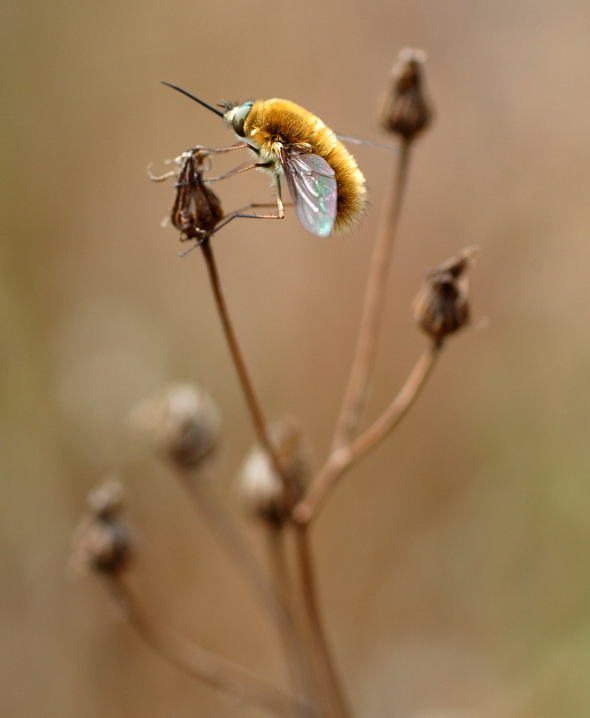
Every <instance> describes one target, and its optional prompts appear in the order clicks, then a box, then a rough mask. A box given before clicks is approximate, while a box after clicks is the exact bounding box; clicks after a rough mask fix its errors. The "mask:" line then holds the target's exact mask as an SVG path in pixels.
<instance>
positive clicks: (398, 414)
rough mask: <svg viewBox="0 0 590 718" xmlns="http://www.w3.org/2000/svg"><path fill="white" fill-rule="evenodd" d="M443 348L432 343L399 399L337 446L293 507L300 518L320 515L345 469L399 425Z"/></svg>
mask: <svg viewBox="0 0 590 718" xmlns="http://www.w3.org/2000/svg"><path fill="white" fill-rule="evenodd" d="M441 349H442V343H440V342H436V341H435V342H432V343H431V345H430V346H429V347H428V349H426V350H425V351H424V353H423V354H422V356H421V357H420V358H419V359H418V361H417V362H416V364H415V366H414V368H413V369H412V371H411V372H410V375H409V376H408V378H407V379H406V381H405V383H404V385H403V387H402V388H401V389H400V391H399V392H398V394H397V396H396V397H395V399H394V400H393V401H392V402H391V404H390V405H389V406H388V407H387V409H386V410H385V411H384V412H383V414H381V416H380V417H379V418H378V419H377V421H375V422H374V423H373V424H372V425H371V426H370V427H369V428H368V429H367V430H366V431H365V432H363V433H362V434H361V435H360V436H359V437H357V439H355V440H354V441H353V442H351V443H350V444H349V445H348V446H342V447H339V448H335V449H334V450H333V451H332V453H331V454H330V456H329V457H328V460H327V461H326V463H325V464H324V466H323V468H322V469H321V471H320V472H319V473H318V475H317V476H316V478H315V480H314V482H313V484H312V486H311V488H310V490H309V491H308V493H307V495H306V496H305V498H304V499H303V501H301V502H300V503H299V504H298V505H297V506H296V507H295V509H294V510H293V516H294V518H295V520H296V521H298V522H300V523H308V522H309V521H310V520H311V519H312V517H313V516H314V515H316V514H317V511H318V510H319V508H320V506H321V504H322V502H323V500H324V499H325V497H326V495H327V493H328V491H329V490H330V488H331V487H332V486H333V484H334V483H335V482H336V481H337V480H338V479H339V478H340V477H341V476H342V474H343V473H344V471H346V469H348V468H349V467H350V466H351V465H352V464H353V463H354V462H356V461H358V459H360V458H361V457H362V456H364V455H365V454H366V453H367V452H368V451H369V450H370V449H372V448H373V447H374V446H375V445H376V444H377V443H379V442H380V441H381V440H382V439H383V438H385V436H387V434H388V433H389V432H390V431H392V430H393V429H394V428H395V427H396V426H397V425H398V423H399V422H400V421H401V419H402V418H403V417H404V416H405V414H406V412H407V411H408V409H409V408H410V407H411V406H412V404H413V403H414V401H415V399H416V397H417V396H418V394H419V393H420V390H421V389H422V387H423V386H424V384H425V383H426V380H427V379H428V377H429V375H430V373H431V371H432V369H433V367H434V364H435V362H436V359H437V358H438V356H439V354H440V352H441Z"/></svg>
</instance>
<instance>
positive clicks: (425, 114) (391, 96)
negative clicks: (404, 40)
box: [379, 48, 433, 140]
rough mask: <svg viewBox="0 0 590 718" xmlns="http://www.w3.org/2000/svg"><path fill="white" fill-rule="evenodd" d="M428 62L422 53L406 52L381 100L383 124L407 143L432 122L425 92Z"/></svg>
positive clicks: (395, 67) (403, 53) (381, 119)
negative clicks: (425, 68)
mask: <svg viewBox="0 0 590 718" xmlns="http://www.w3.org/2000/svg"><path fill="white" fill-rule="evenodd" d="M425 60H426V54H425V53H424V52H422V51H421V50H412V49H410V48H405V49H403V50H402V51H401V52H400V54H399V59H398V61H397V63H396V64H395V65H394V67H393V70H392V73H391V83H390V87H389V90H388V91H387V92H386V93H385V94H384V96H383V99H382V101H381V107H380V110H379V120H380V122H381V125H382V126H383V128H384V129H386V130H387V131H388V132H393V133H395V134H398V135H401V136H402V137H403V138H404V139H406V140H413V139H414V138H415V137H416V136H417V135H418V134H419V133H420V132H422V131H423V130H424V129H426V127H428V125H429V124H430V122H431V120H432V114H433V113H432V107H431V105H430V102H429V101H428V98H427V97H426V94H425V90H424V62H425Z"/></svg>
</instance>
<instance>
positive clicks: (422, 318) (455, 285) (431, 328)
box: [413, 247, 480, 342]
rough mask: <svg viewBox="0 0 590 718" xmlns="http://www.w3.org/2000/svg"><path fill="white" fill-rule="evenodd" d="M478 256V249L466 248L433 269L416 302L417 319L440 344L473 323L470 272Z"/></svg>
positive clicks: (415, 317)
mask: <svg viewBox="0 0 590 718" xmlns="http://www.w3.org/2000/svg"><path fill="white" fill-rule="evenodd" d="M479 255H480V251H479V249H478V248H477V247H467V248H466V249H464V250H463V251H462V252H460V253H459V254H458V255H457V256H456V257H453V258H452V259H449V260H447V261H446V262H443V263H442V264H441V265H440V266H439V267H437V268H436V269H432V270H430V271H429V272H428V274H427V275H426V277H425V279H424V283H423V286H422V289H421V290H420V292H419V293H418V295H417V296H416V298H415V300H414V305H413V307H414V319H415V320H416V322H417V323H418V324H419V326H420V327H421V328H422V329H423V330H424V331H425V332H426V334H428V335H429V336H431V337H432V338H433V339H435V340H436V341H438V342H441V341H442V340H443V339H444V338H445V337H446V336H447V335H449V334H452V333H454V332H457V331H458V330H459V329H461V327H464V326H465V325H466V324H468V323H469V321H470V315H471V308H470V300H469V278H468V275H467V270H468V269H469V268H470V267H471V266H472V265H473V264H474V263H475V261H476V260H477V258H478V257H479Z"/></svg>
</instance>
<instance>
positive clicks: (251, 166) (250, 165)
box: [203, 162, 260, 182]
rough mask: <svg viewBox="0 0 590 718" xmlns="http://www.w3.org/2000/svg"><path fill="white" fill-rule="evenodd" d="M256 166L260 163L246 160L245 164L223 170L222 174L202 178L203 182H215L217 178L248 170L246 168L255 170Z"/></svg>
mask: <svg viewBox="0 0 590 718" xmlns="http://www.w3.org/2000/svg"><path fill="white" fill-rule="evenodd" d="M257 167H260V165H259V164H257V163H256V162H248V163H247V164H242V165H239V167H236V168H235V169H234V170H230V171H229V172H225V173H224V174H222V175H218V176H217V177H207V179H204V180H203V182H217V180H222V179H226V178H227V177H233V176H234V175H239V174H242V172H248V170H255V169H256V168H257Z"/></svg>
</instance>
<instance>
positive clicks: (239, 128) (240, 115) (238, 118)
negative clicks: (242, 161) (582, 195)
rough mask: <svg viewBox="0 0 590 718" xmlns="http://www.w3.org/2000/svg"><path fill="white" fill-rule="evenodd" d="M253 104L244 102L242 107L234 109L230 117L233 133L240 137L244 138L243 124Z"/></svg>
mask: <svg viewBox="0 0 590 718" xmlns="http://www.w3.org/2000/svg"><path fill="white" fill-rule="evenodd" d="M253 104H254V103H253V102H244V104H243V105H240V106H239V107H236V108H235V109H234V110H233V112H232V116H231V126H232V127H233V130H234V132H235V133H236V134H237V135H239V136H240V137H244V122H245V121H246V117H248V114H249V112H250V110H251V109H252V105H253Z"/></svg>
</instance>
